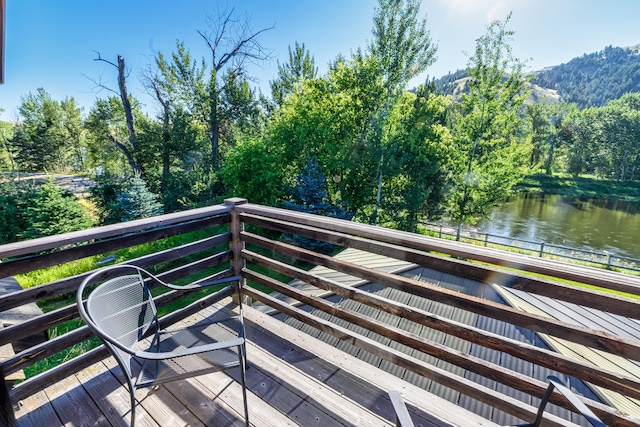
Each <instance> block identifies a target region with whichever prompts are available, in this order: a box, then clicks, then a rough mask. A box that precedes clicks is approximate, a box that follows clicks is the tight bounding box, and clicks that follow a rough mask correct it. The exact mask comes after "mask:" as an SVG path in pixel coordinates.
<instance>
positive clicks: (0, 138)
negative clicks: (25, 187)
mask: <svg viewBox="0 0 640 427" xmlns="http://www.w3.org/2000/svg"><path fill="white" fill-rule="evenodd" d="M1 112H2V109H1V108H0V113H1ZM12 139H13V125H12V124H11V123H8V122H2V121H0V170H8V171H13V170H15V169H16V167H15V162H14V161H13V150H12V148H11V145H10V141H11V140H12Z"/></svg>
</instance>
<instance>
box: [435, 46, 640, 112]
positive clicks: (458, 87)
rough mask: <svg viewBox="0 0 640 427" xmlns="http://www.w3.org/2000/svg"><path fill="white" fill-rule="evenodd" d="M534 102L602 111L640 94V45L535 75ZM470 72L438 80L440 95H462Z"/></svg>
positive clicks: (592, 55) (613, 49) (582, 58)
mask: <svg viewBox="0 0 640 427" xmlns="http://www.w3.org/2000/svg"><path fill="white" fill-rule="evenodd" d="M534 74H535V78H534V80H533V82H532V96H531V99H530V100H531V101H541V100H543V99H546V100H548V101H551V102H558V101H560V100H561V101H565V102H573V103H576V104H577V105H578V107H580V108H586V107H591V106H596V107H600V106H602V105H604V104H606V103H607V102H609V101H611V100H613V99H618V98H620V97H621V96H622V95H624V94H625V93H628V92H640V44H638V45H635V46H631V47H625V48H622V47H612V46H608V47H606V48H604V50H602V51H600V52H596V53H590V54H584V55H582V56H580V57H577V58H573V59H572V60H570V61H569V62H567V63H565V64H561V65H557V66H553V67H547V68H545V69H543V70H539V71H534ZM466 80H468V76H467V72H466V70H458V71H456V72H454V73H449V74H448V75H446V76H443V77H441V78H440V79H437V80H435V81H434V82H435V85H436V88H437V90H438V91H440V92H441V93H444V94H451V95H454V96H456V95H459V94H460V93H462V92H463V91H464V90H465V88H466Z"/></svg>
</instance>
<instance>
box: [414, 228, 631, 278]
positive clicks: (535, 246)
mask: <svg viewBox="0 0 640 427" xmlns="http://www.w3.org/2000/svg"><path fill="white" fill-rule="evenodd" d="M423 225H424V226H425V227H426V228H427V230H428V231H430V232H431V233H433V234H435V235H437V236H438V237H439V238H441V239H455V237H456V229H455V228H452V227H448V226H446V225H443V224H432V223H424V224H423ZM461 238H463V239H465V241H470V242H471V243H474V244H476V245H481V246H484V247H489V246H491V247H496V248H500V249H502V248H509V249H512V250H515V251H521V252H525V253H527V254H530V255H535V256H538V257H540V258H544V257H545V256H546V257H548V258H555V259H561V260H570V261H578V262H582V263H586V264H589V265H594V266H597V267H603V268H606V269H608V270H610V269H612V268H614V269H619V270H622V271H625V270H626V271H640V259H638V258H630V257H623V256H618V255H616V254H614V253H611V252H607V251H594V250H587V249H579V248H573V247H569V246H564V245H557V244H553V243H545V242H535V241H532V240H525V239H518V238H515V237H508V236H501V235H498V234H491V233H486V232H479V231H474V230H466V231H465V230H464V229H463V230H462V233H461Z"/></svg>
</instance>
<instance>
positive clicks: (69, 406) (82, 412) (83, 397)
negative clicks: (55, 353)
mask: <svg viewBox="0 0 640 427" xmlns="http://www.w3.org/2000/svg"><path fill="white" fill-rule="evenodd" d="M45 393H46V394H47V397H48V398H49V401H50V402H51V404H52V405H53V408H54V410H55V411H56V413H57V414H58V418H59V419H60V421H61V422H62V424H63V425H65V426H66V425H70V426H76V425H78V426H85V425H87V426H88V425H94V426H110V425H111V423H109V421H107V419H106V417H105V416H104V414H103V413H102V411H101V410H100V408H98V406H97V405H96V403H95V402H94V401H93V399H92V398H91V396H89V394H88V393H87V392H86V390H85V389H84V388H83V387H82V384H80V382H79V381H78V379H77V378H76V376H75V375H72V376H69V377H67V378H65V379H63V380H62V381H59V382H57V383H54V384H52V385H50V386H49V387H47V388H46V389H45Z"/></svg>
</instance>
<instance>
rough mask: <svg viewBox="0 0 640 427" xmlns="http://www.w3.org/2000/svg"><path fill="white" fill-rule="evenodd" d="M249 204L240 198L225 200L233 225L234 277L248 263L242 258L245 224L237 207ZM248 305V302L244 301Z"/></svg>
mask: <svg viewBox="0 0 640 427" xmlns="http://www.w3.org/2000/svg"><path fill="white" fill-rule="evenodd" d="M245 203H247V199H242V198H239V197H233V198H230V199H225V201H224V204H225V205H226V206H229V207H231V224H230V225H229V232H230V233H231V242H230V243H229V249H230V250H231V270H232V271H233V275H234V276H240V275H241V274H242V269H243V268H244V267H245V266H246V261H245V259H244V258H243V257H242V250H243V249H244V246H245V245H244V242H243V241H242V239H240V233H242V232H243V231H244V223H243V222H242V221H240V215H239V214H238V210H237V208H236V206H239V205H243V204H245ZM244 282H245V279H244V278H243V279H242V280H240V289H242V288H243V287H244ZM242 302H243V303H246V301H242Z"/></svg>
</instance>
